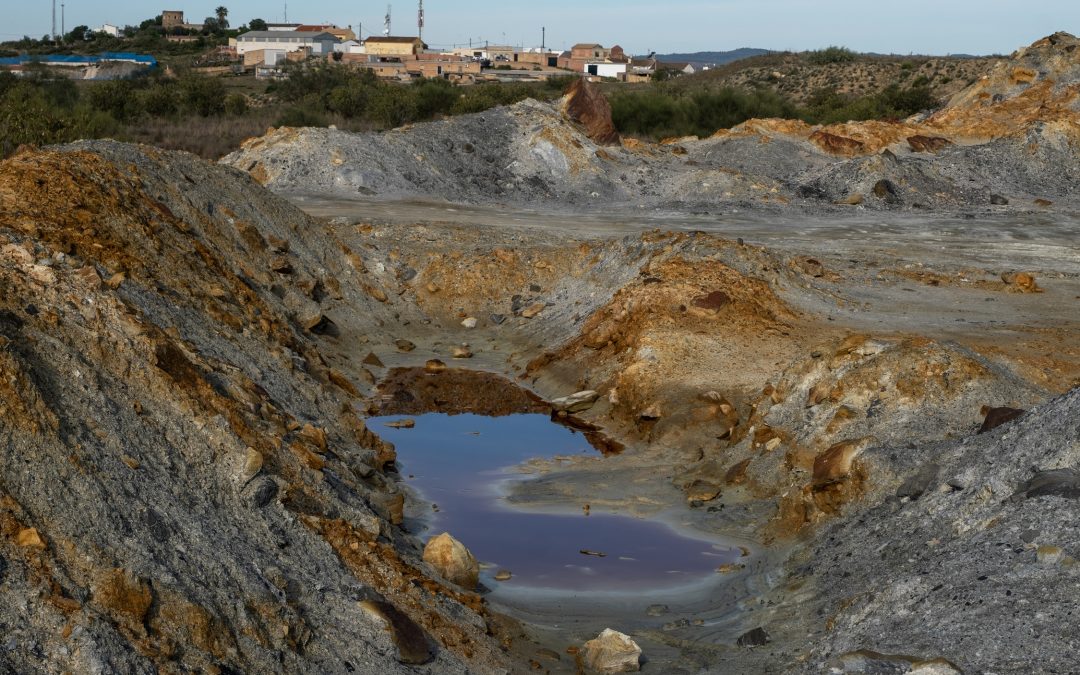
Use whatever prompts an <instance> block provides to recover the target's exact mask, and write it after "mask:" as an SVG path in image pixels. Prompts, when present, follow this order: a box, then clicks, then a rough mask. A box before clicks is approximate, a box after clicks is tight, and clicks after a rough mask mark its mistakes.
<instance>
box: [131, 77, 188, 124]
mask: <svg viewBox="0 0 1080 675" xmlns="http://www.w3.org/2000/svg"><path fill="white" fill-rule="evenodd" d="M139 98H140V99H141V102H142V107H143V110H145V111H146V112H147V113H148V114H150V115H154V116H156V117H169V116H171V115H174V114H176V111H177V109H178V107H179V100H178V99H179V97H178V96H177V91H176V87H175V86H174V85H171V84H166V83H163V82H160V83H158V84H155V85H153V86H150V87H147V88H146V89H143V90H142V91H140V92H139Z"/></svg>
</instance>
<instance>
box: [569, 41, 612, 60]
mask: <svg viewBox="0 0 1080 675" xmlns="http://www.w3.org/2000/svg"><path fill="white" fill-rule="evenodd" d="M609 54H610V51H609V50H607V49H604V47H603V46H602V45H598V44H596V43H595V42H582V43H579V44H576V45H574V46H573V47H571V48H570V58H572V59H580V60H582V61H603V60H604V59H606V58H607V57H608V55H609Z"/></svg>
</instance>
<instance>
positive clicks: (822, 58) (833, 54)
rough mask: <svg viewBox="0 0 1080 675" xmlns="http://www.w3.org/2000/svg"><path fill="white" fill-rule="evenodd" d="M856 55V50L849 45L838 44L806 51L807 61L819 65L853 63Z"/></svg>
mask: <svg viewBox="0 0 1080 675" xmlns="http://www.w3.org/2000/svg"><path fill="white" fill-rule="evenodd" d="M855 57H856V54H855V52H853V51H851V50H850V49H848V48H847V47H836V46H832V47H826V48H825V49H818V50H815V51H812V52H807V53H806V60H807V62H808V63H812V64H814V65H819V66H821V65H828V64H830V63H851V62H852V61H854V60H855Z"/></svg>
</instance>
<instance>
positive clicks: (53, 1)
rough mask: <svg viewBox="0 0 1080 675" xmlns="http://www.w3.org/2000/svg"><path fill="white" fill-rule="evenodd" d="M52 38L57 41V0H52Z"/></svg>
mask: <svg viewBox="0 0 1080 675" xmlns="http://www.w3.org/2000/svg"><path fill="white" fill-rule="evenodd" d="M52 38H53V42H56V0H52Z"/></svg>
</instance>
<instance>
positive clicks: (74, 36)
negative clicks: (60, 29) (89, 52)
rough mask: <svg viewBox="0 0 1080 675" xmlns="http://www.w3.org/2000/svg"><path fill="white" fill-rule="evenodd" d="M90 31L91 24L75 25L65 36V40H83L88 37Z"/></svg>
mask: <svg viewBox="0 0 1080 675" xmlns="http://www.w3.org/2000/svg"><path fill="white" fill-rule="evenodd" d="M89 31H90V27H89V26H75V27H74V28H72V29H71V32H70V33H68V34H67V35H66V36H65V37H64V42H83V41H84V40H86V39H87V34H88V33H89Z"/></svg>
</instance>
